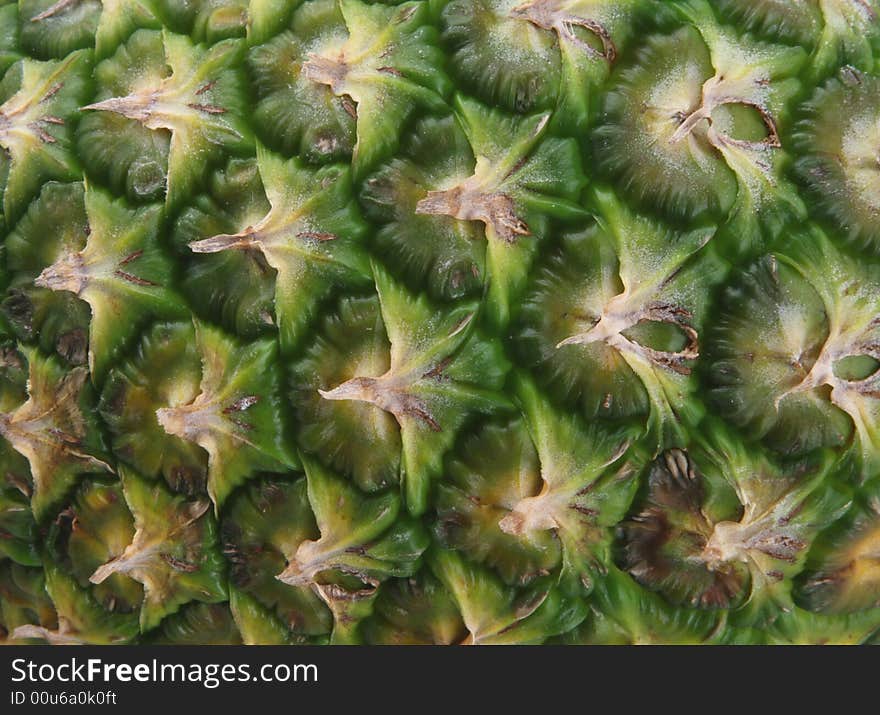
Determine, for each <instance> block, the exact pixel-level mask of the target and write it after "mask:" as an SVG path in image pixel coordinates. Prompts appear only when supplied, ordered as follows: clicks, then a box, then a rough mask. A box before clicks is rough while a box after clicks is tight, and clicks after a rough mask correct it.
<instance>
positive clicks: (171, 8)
mask: <svg viewBox="0 0 880 715" xmlns="http://www.w3.org/2000/svg"><path fill="white" fill-rule="evenodd" d="M878 116H880V2H877V0H807V1H804V0H711V1H710V0H666V1H661V0H413V1H408V2H393V1H392V0H383V1H382V2H379V1H369V0H289V1H287V2H284V1H277V0H274V1H271V2H270V1H268V0H250V2H247V1H246V0H193V1H192V2H187V3H178V2H172V1H171V0H18V1H17V2H10V0H0V147H2V151H0V194H2V195H0V233H2V240H3V249H2V253H0V463H2V468H0V640H3V641H5V642H7V643H12V644H30V643H41V642H45V643H53V644H54V643H60V644H68V643H93V644H139V643H141V644H143V643H164V644H224V643H225V644H240V643H245V644H322V643H334V644H335V643H358V644H454V643H472V644H516V643H529V644H531V643H566V644H584V643H589V644H617V643H689V644H691V643H692V644H753V643H772V644H784V643H867V642H876V641H878V640H880V298H878V296H880V218H878V217H880V165H878V160H877V157H878V146H880V122H878Z"/></svg>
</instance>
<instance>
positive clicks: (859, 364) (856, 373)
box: [833, 355, 880, 382]
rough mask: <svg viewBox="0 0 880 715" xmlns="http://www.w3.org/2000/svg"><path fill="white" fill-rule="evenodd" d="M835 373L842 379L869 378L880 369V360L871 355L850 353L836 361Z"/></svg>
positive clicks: (851, 380)
mask: <svg viewBox="0 0 880 715" xmlns="http://www.w3.org/2000/svg"><path fill="white" fill-rule="evenodd" d="M833 369H834V375H835V377H839V378H840V379H841V380H847V381H850V382H856V381H858V380H867V379H868V378H869V377H871V376H872V375H874V374H875V373H876V372H877V371H878V370H880V360H877V359H876V358H874V357H872V356H870V355H848V356H847V357H845V358H841V359H840V360H838V361H837V362H835V363H834V367H833Z"/></svg>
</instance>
